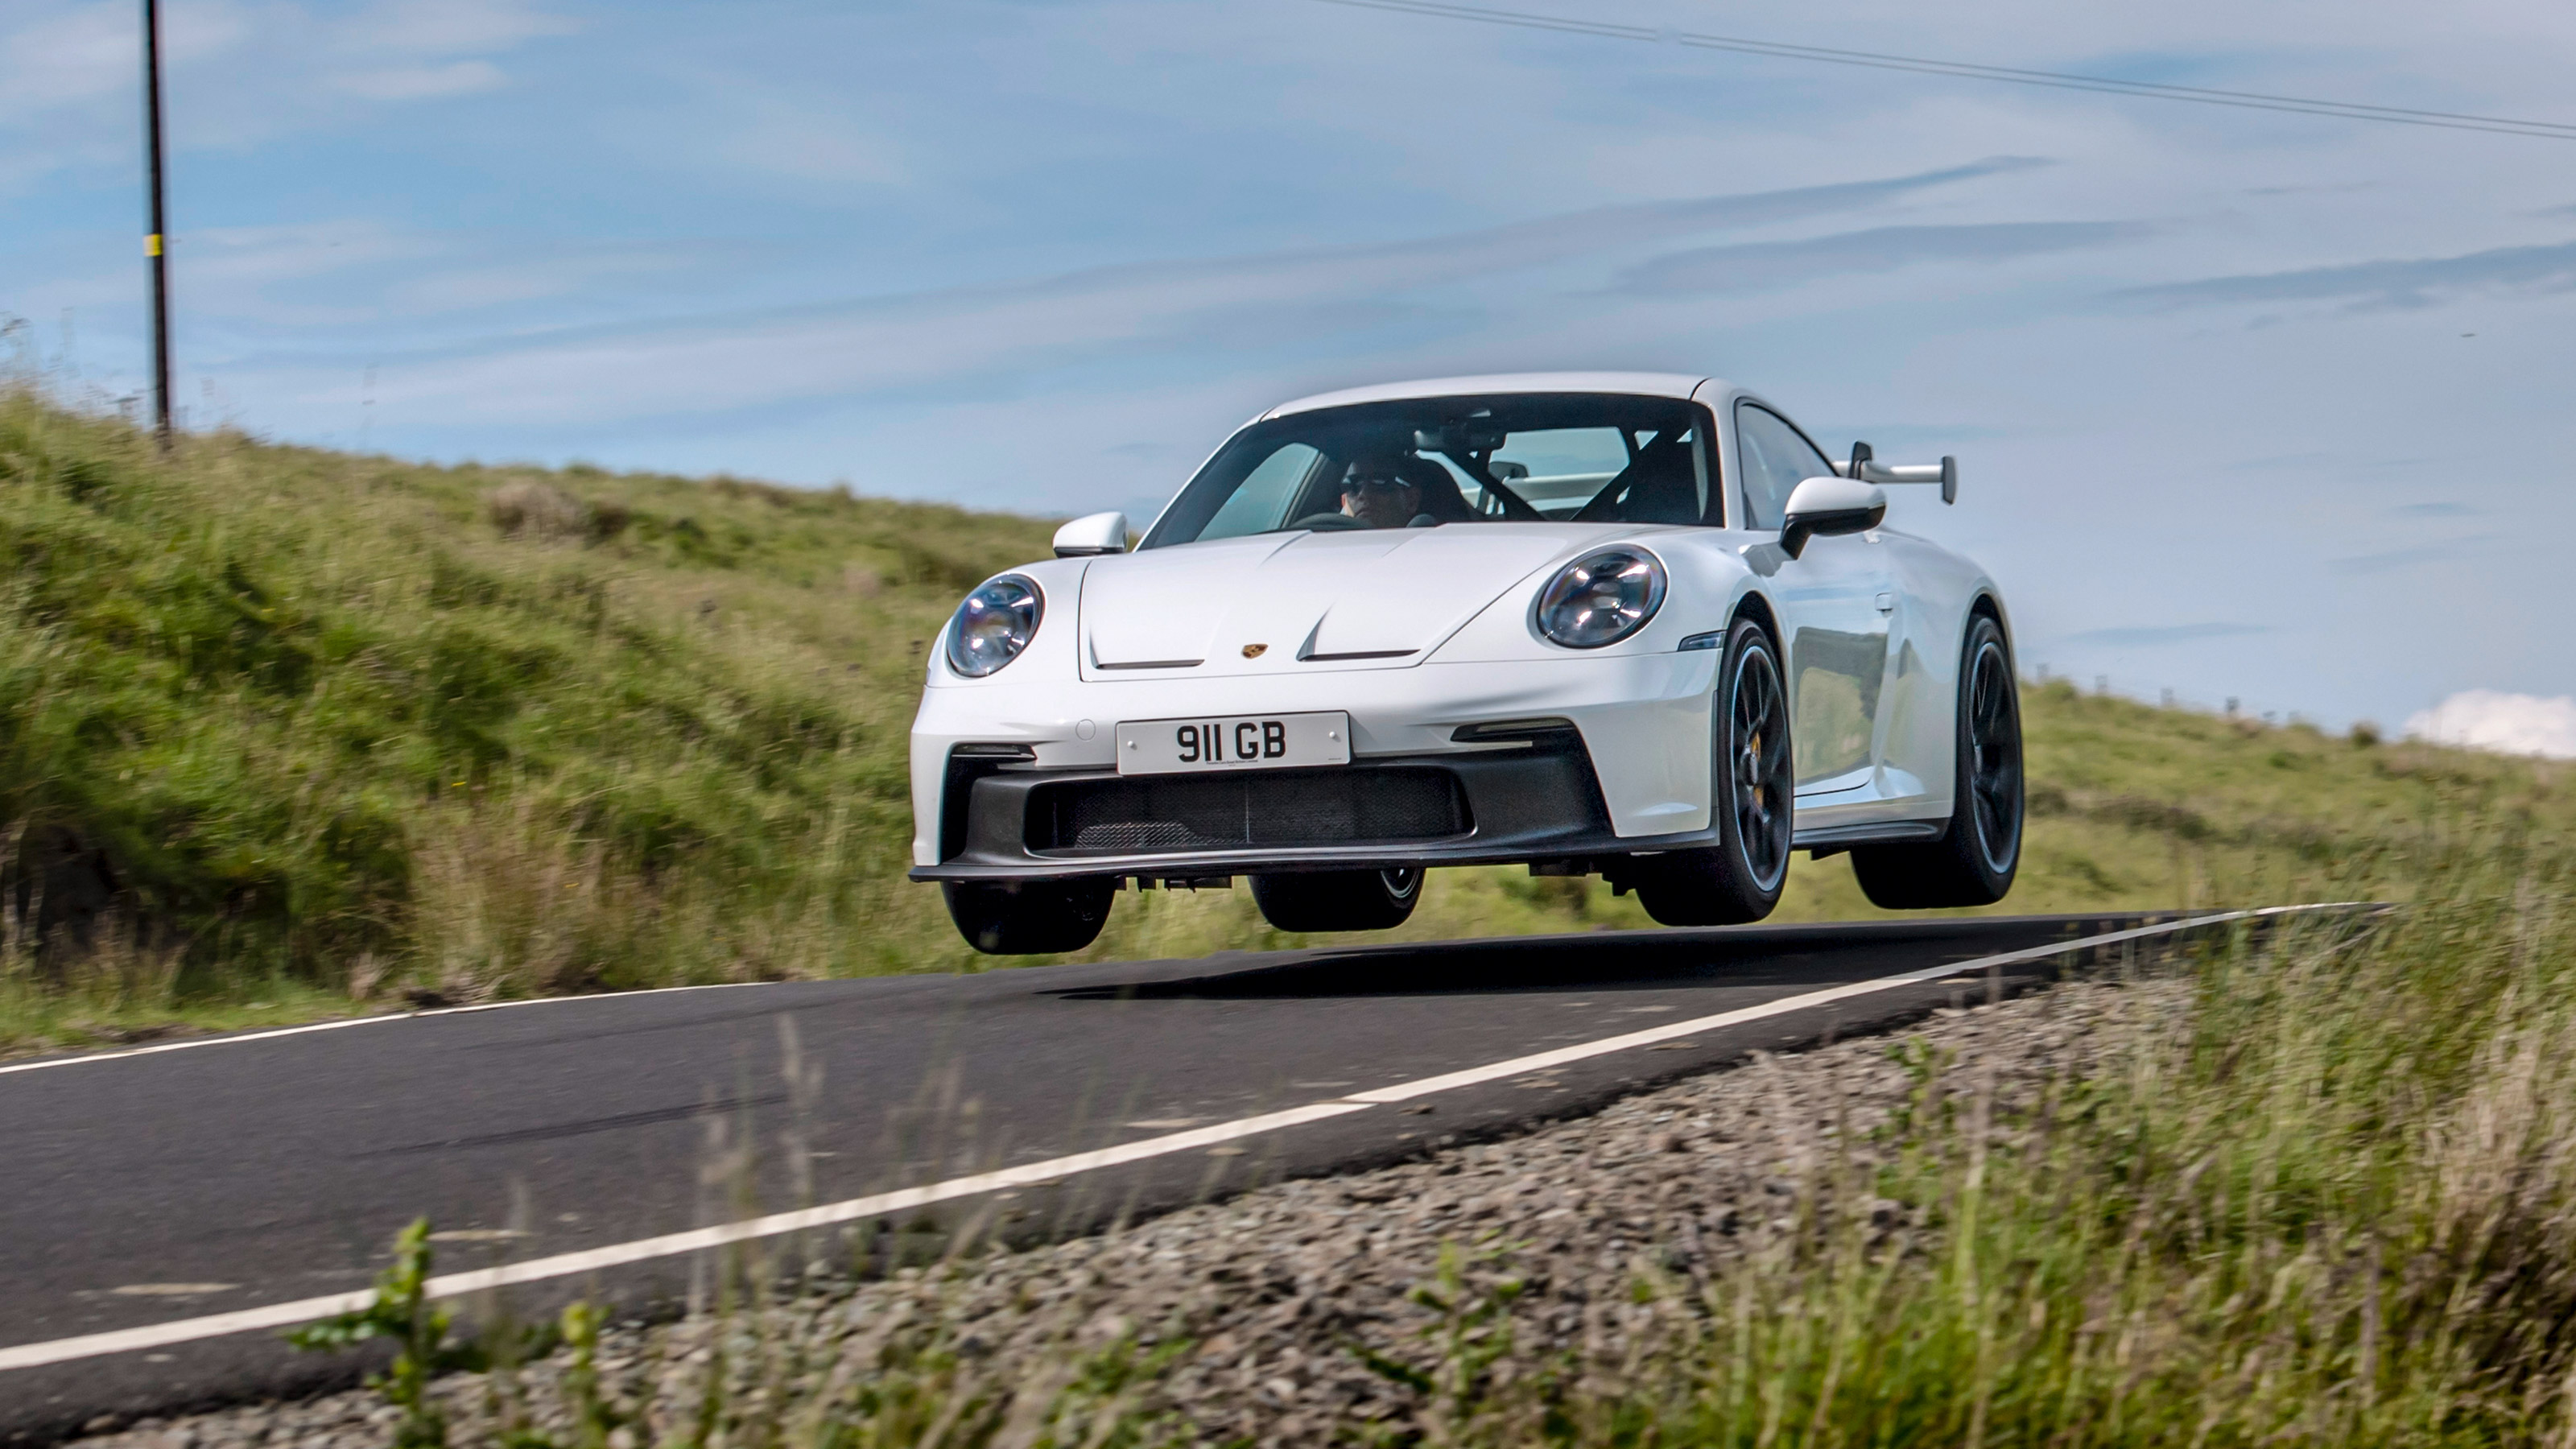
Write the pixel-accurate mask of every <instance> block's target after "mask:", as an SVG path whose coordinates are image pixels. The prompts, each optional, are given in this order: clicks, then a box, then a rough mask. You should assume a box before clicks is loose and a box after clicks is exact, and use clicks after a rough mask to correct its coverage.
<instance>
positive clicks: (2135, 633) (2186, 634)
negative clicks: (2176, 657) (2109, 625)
mask: <svg viewBox="0 0 2576 1449" xmlns="http://www.w3.org/2000/svg"><path fill="white" fill-rule="evenodd" d="M2271 632H2272V626H2271V625H2269V624H2225V623H2209V624H2151V625H2146V626H2143V627H2138V628H2127V629H2087V630H2085V631H2084V632H2083V633H2080V634H2069V635H2067V636H2066V637H2067V640H2068V642H2070V643H2075V644H2101V645H2105V646H2108V647H2110V648H2113V649H2140V648H2152V647H2154V646H2156V645H2160V644H2196V643H2199V642H2200V641H2201V640H2204V639H2233V638H2237V637H2240V636H2242V635H2246V634H2269V633H2271Z"/></svg>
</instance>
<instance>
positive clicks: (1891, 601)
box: [1878, 594, 1896, 614]
mask: <svg viewBox="0 0 2576 1449" xmlns="http://www.w3.org/2000/svg"><path fill="white" fill-rule="evenodd" d="M1878 611H1879V612H1880V613H1882V614H1893V613H1895V612H1896V595H1894V594H1880V595H1879V596H1878Z"/></svg>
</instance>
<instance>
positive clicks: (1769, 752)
mask: <svg viewBox="0 0 2576 1449" xmlns="http://www.w3.org/2000/svg"><path fill="white" fill-rule="evenodd" d="M1716 706H1717V720H1716V727H1715V729H1713V730H1712V731H1711V734H1712V735H1713V736H1714V740H1715V744H1716V750H1717V758H1716V761H1715V766H1714V768H1713V769H1712V770H1711V771H1710V774H1711V776H1712V777H1713V778H1712V780H1711V788H1710V791H1709V805H1710V808H1711V810H1712V811H1713V812H1714V813H1715V815H1716V816H1717V819H1716V822H1715V823H1716V825H1717V829H1718V840H1717V844H1715V845H1714V846H1710V847H1707V848H1705V849H1700V850H1670V851H1665V852H1664V853H1662V854H1660V855H1645V856H1638V857H1636V858H1635V860H1634V862H1633V867H1632V869H1631V870H1629V871H1628V872H1626V875H1627V878H1628V879H1629V880H1630V881H1631V882H1633V883H1634V884H1635V886H1636V889H1637V899H1638V900H1639V902H1641V903H1642V904H1643V905H1644V906H1645V908H1646V914H1647V915H1650V916H1652V917H1654V918H1655V919H1656V920H1657V921H1660V922H1662V923H1663V924H1664V925H1667V926H1732V925H1737V924H1740V923H1743V922H1746V921H1758V920H1761V919H1762V918H1763V917H1765V916H1767V915H1769V914H1771V910H1772V908H1773V907H1774V906H1777V905H1779V904H1780V889H1781V887H1782V886H1784V885H1786V884H1787V883H1788V880H1789V844H1790V840H1791V837H1792V834H1793V832H1794V830H1795V820H1794V811H1795V805H1794V791H1795V784H1796V782H1795V778H1794V776H1793V775H1792V773H1791V772H1792V770H1793V769H1794V768H1795V767H1794V765H1793V763H1792V759H1791V754H1790V749H1789V696H1788V692H1787V691H1786V690H1785V689H1783V688H1782V687H1781V671H1780V661H1779V655H1778V654H1777V652H1776V651H1775V650H1774V649H1773V647H1772V644H1771V636H1770V635H1769V634H1767V633H1765V632H1763V629H1762V626H1761V625H1760V624H1758V623H1756V622H1754V621H1753V620H1751V619H1738V620H1736V621H1735V627H1733V628H1732V629H1729V630H1728V631H1727V634H1726V653H1725V655H1724V657H1723V661H1722V662H1721V663H1720V665H1719V667H1718V673H1717V698H1716Z"/></svg>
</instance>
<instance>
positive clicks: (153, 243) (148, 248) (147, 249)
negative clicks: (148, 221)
mask: <svg viewBox="0 0 2576 1449" xmlns="http://www.w3.org/2000/svg"><path fill="white" fill-rule="evenodd" d="M143 254H144V255H145V256H147V257H157V256H159V255H161V233H159V232H157V231H156V232H154V233H152V234H151V235H149V236H147V237H145V238H144V239H143Z"/></svg>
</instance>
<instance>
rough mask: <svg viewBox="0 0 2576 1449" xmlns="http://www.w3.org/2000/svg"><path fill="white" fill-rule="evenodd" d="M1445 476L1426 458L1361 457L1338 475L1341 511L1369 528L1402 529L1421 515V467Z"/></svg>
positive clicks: (1422, 484)
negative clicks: (1339, 477) (1340, 476)
mask: <svg viewBox="0 0 2576 1449" xmlns="http://www.w3.org/2000/svg"><path fill="white" fill-rule="evenodd" d="M1426 468H1427V469H1430V470H1431V471H1432V472H1434V473H1438V474H1440V476H1441V477H1442V478H1444V479H1445V478H1446V477H1447V476H1448V475H1447V474H1446V473H1445V472H1443V471H1442V469H1441V467H1440V465H1439V464H1437V463H1434V462H1432V461H1430V460H1429V459H1427V458H1414V457H1403V456H1396V457H1383V456H1381V457H1374V458H1369V457H1362V458H1354V459H1352V460H1351V466H1350V469H1349V471H1348V472H1345V473H1344V474H1343V475H1342V512H1343V513H1344V514H1346V515H1348V516H1349V517H1352V518H1356V519H1358V520H1359V521H1360V522H1361V523H1364V524H1366V525H1368V526H1369V527H1371V528H1402V527H1404V526H1405V525H1407V524H1409V523H1411V522H1413V520H1414V519H1416V518H1418V517H1420V516H1422V498H1423V488H1424V484H1425V482H1426V481H1427V480H1426V479H1425V478H1424V477H1423V470H1424V469H1426Z"/></svg>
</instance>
